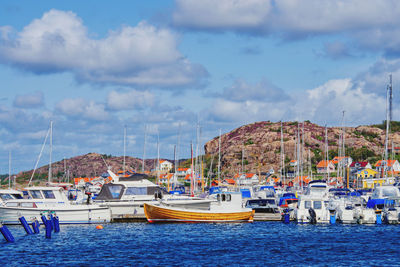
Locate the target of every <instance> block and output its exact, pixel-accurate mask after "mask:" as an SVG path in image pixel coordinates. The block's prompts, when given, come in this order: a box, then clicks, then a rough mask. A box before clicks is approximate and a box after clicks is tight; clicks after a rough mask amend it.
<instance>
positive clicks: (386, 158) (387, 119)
mask: <svg viewBox="0 0 400 267" xmlns="http://www.w3.org/2000/svg"><path fill="white" fill-rule="evenodd" d="M390 82H391V76H390ZM390 91H391V85H389V86H388V87H387V90H386V136H385V162H384V165H383V166H384V171H385V176H387V173H386V172H387V168H388V162H387V160H388V146H389V127H390V115H389V113H390V112H389V105H390V103H389V98H390Z"/></svg>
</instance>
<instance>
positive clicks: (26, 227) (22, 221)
mask: <svg viewBox="0 0 400 267" xmlns="http://www.w3.org/2000/svg"><path fill="white" fill-rule="evenodd" d="M19 221H20V222H21V224H22V226H23V227H24V229H25V232H26V233H27V234H28V235H32V234H33V232H32V229H31V228H30V227H29V224H28V222H27V221H26V219H25V217H24V216H21V217H19Z"/></svg>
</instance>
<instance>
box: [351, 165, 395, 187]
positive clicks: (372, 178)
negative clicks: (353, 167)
mask: <svg viewBox="0 0 400 267" xmlns="http://www.w3.org/2000/svg"><path fill="white" fill-rule="evenodd" d="M376 176H379V175H378V172H377V171H375V170H372V169H364V170H360V171H358V172H357V179H362V184H363V187H364V188H375V186H377V185H384V184H393V183H394V182H395V178H394V177H378V178H377V177H376Z"/></svg>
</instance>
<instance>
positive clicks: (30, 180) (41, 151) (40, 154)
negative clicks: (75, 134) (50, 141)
mask: <svg viewBox="0 0 400 267" xmlns="http://www.w3.org/2000/svg"><path fill="white" fill-rule="evenodd" d="M49 134H50V128H49V130H48V131H47V134H46V137H45V138H44V142H43V145H42V149H41V150H40V153H39V157H38V159H37V161H36V164H35V168H33V172H32V175H31V178H30V179H29V183H28V187H29V186H30V184H31V182H32V179H33V176H34V175H35V172H36V168H37V166H38V164H39V160H40V158H41V156H42V153H43V150H44V147H45V145H46V142H47V138H48V137H49Z"/></svg>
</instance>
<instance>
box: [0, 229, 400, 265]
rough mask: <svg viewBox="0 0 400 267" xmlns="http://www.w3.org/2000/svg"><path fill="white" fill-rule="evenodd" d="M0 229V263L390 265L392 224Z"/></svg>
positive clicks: (396, 258)
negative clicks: (6, 234) (9, 236)
mask: <svg viewBox="0 0 400 267" xmlns="http://www.w3.org/2000/svg"><path fill="white" fill-rule="evenodd" d="M9 229H10V231H11V232H12V233H13V235H14V237H15V238H16V242H15V243H6V242H5V241H4V239H3V237H2V236H0V238H1V240H0V248H1V253H0V263H1V264H0V266H25V265H31V266H35V265H40V266H43V265H53V266H56V265H57V266H60V265H61V266H169V265H176V266H265V265H268V266H270V265H280V264H285V265H296V266H304V265H307V266H308V265H320V266H366V265H368V266H370V265H373V266H385V265H387V266H395V265H400V242H399V241H400V226H395V225H325V226H324V225H297V224H294V223H291V224H289V225H285V224H282V223H280V222H254V223H237V224H228V223H227V224H224V223H221V224H149V223H115V224H105V225H104V229H103V230H96V227H95V225H73V226H67V225H66V226H63V225H62V226H61V232H60V233H53V235H52V238H51V239H50V240H49V239H46V238H45V233H44V228H43V227H42V228H41V232H40V234H39V235H30V236H28V235H26V234H25V232H24V230H23V228H22V226H12V227H9Z"/></svg>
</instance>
